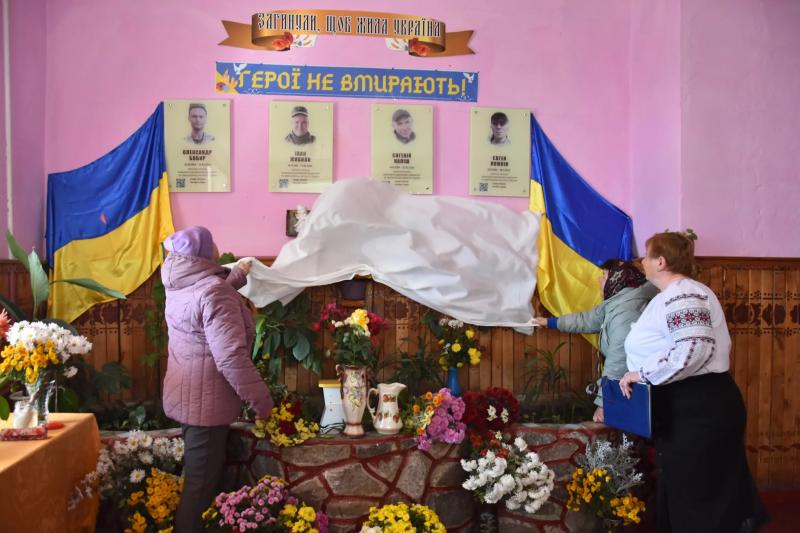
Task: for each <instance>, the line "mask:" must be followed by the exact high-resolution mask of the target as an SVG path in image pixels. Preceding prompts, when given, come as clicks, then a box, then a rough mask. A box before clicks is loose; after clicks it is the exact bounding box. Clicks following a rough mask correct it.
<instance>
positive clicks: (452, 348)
mask: <svg viewBox="0 0 800 533" xmlns="http://www.w3.org/2000/svg"><path fill="white" fill-rule="evenodd" d="M450 349H451V350H453V351H454V352H456V353H458V352H460V351H461V345H460V344H458V343H455V344H453V345H452V346H451V347H450Z"/></svg>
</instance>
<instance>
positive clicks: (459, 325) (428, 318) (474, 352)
mask: <svg viewBox="0 0 800 533" xmlns="http://www.w3.org/2000/svg"><path fill="white" fill-rule="evenodd" d="M423 322H424V323H426V324H427V325H428V328H430V330H431V333H433V336H434V337H436V339H438V344H439V346H440V348H441V356H440V357H439V366H441V367H442V369H443V370H446V371H447V388H448V389H450V391H451V392H452V393H453V394H454V395H455V396H461V385H460V384H459V382H458V371H459V369H460V368H462V367H463V366H464V365H465V364H470V365H473V366H475V365H478V364H480V362H481V346H480V344H479V343H478V340H477V339H476V338H475V329H473V328H472V326H469V325H465V324H464V323H463V322H462V321H460V320H455V319H452V318H444V317H443V318H440V319H439V320H436V319H435V317H434V316H433V315H430V314H427V315H425V317H423Z"/></svg>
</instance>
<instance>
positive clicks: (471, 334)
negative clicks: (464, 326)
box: [464, 329, 475, 339]
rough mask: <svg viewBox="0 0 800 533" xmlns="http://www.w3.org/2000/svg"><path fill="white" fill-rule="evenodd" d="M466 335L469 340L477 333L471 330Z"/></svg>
mask: <svg viewBox="0 0 800 533" xmlns="http://www.w3.org/2000/svg"><path fill="white" fill-rule="evenodd" d="M464 334H465V335H466V336H467V338H468V339H471V338H472V337H474V336H475V332H474V331H472V330H471V329H468V330H467V331H465V332H464Z"/></svg>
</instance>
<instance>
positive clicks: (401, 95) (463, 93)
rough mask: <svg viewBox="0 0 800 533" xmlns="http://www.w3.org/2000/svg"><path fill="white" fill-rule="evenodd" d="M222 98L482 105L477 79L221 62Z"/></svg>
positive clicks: (441, 74) (471, 76)
mask: <svg viewBox="0 0 800 533" xmlns="http://www.w3.org/2000/svg"><path fill="white" fill-rule="evenodd" d="M216 91H217V92H218V93H223V94H279V95H289V96H340V97H348V98H395V99H406V100H451V101H456V102H477V101H478V73H477V72H459V71H447V70H435V71H429V70H404V69H382V68H356V67H314V66H302V67H300V66H292V65H265V64H261V63H222V62H217V75H216Z"/></svg>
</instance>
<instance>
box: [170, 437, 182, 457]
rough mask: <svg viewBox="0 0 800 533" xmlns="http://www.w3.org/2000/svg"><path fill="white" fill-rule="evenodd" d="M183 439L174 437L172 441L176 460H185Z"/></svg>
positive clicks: (173, 454)
mask: <svg viewBox="0 0 800 533" xmlns="http://www.w3.org/2000/svg"><path fill="white" fill-rule="evenodd" d="M183 446H184V445H183V439H173V441H172V456H173V457H174V458H175V460H176V461H179V462H180V461H182V460H183Z"/></svg>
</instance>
